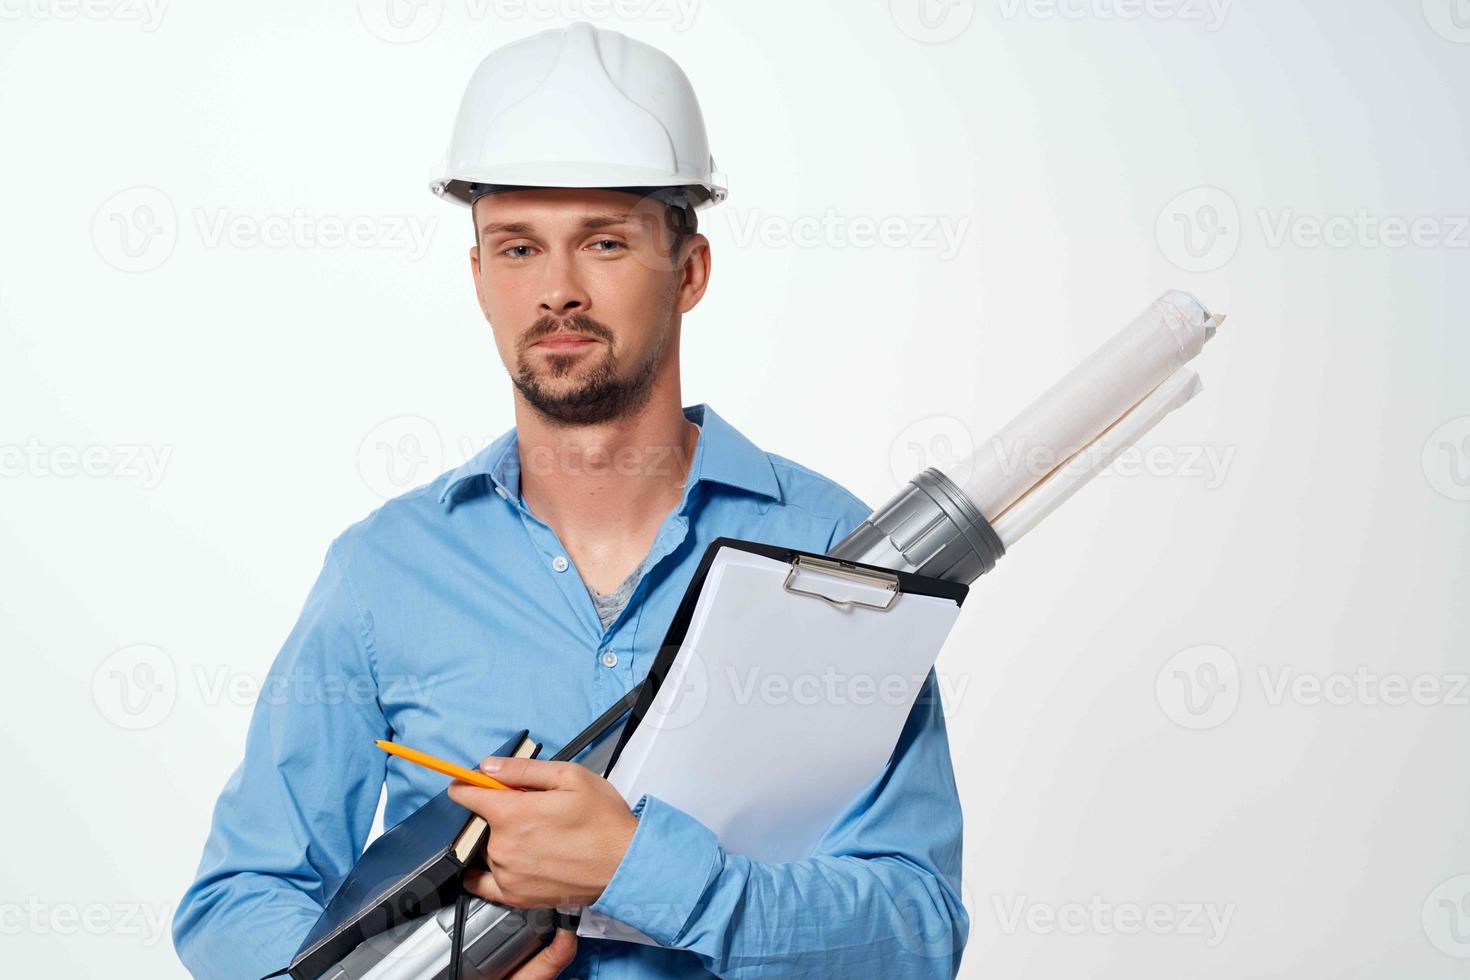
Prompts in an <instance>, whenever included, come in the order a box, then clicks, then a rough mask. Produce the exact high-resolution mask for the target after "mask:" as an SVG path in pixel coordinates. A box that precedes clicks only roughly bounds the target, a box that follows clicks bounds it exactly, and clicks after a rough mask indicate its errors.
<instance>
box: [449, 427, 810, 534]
mask: <svg viewBox="0 0 1470 980" xmlns="http://www.w3.org/2000/svg"><path fill="white" fill-rule="evenodd" d="M684 417H685V418H687V419H689V421H691V422H693V423H695V424H696V425H698V426H699V440H698V441H697V442H696V443H695V447H694V459H693V460H691V461H690V465H689V478H688V481H687V482H686V484H685V487H684V501H683V503H685V504H687V503H688V501H689V497H690V492H691V491H692V490H693V488H694V487H695V485H697V484H698V483H700V482H702V481H704V480H710V481H712V482H715V483H722V484H725V485H726V486H731V487H735V488H736V489H739V490H746V491H749V492H750V493H754V494H759V495H761V496H764V497H769V498H771V499H773V500H776V501H778V502H779V501H780V500H781V485H780V483H778V482H777V480H776V471H775V470H774V469H773V468H772V467H771V461H770V458H769V457H767V456H766V454H765V452H764V451H763V450H761V449H760V448H759V447H758V446H756V445H755V443H753V442H751V441H750V440H749V439H747V438H746V437H745V436H744V435H742V434H741V433H740V432H739V431H737V430H736V428H735V427H734V426H732V425H731V424H730V423H729V422H726V421H725V420H724V419H723V418H721V417H720V416H719V414H718V413H716V412H715V410H714V409H713V408H710V407H709V405H707V404H703V403H701V404H699V405H690V406H685V408H684ZM472 487H480V488H482V489H487V488H489V487H493V488H495V489H496V491H497V492H498V493H500V495H501V496H502V497H504V498H505V499H507V500H511V501H516V500H519V499H520V495H521V457H520V444H519V441H518V440H517V438H516V430H515V429H514V428H512V429H510V430H509V431H507V432H505V433H504V434H503V435H501V436H500V437H499V438H497V439H496V440H495V441H494V442H492V443H490V445H488V446H486V447H485V448H484V449H482V450H480V451H479V452H478V453H476V454H475V455H474V456H472V457H471V458H470V459H468V460H466V461H465V463H464V465H462V466H460V467H459V468H458V469H456V470H454V471H453V472H451V473H450V474H449V478H448V479H447V480H446V481H445V484H444V490H443V491H442V492H441V493H440V494H439V500H440V502H441V503H443V504H445V505H446V506H448V507H453V506H454V504H455V503H457V502H458V501H459V499H460V498H461V497H462V496H464V495H465V494H466V493H467V492H468V491H469V490H470V488H472ZM680 506H681V509H682V507H683V504H681V505H680Z"/></svg>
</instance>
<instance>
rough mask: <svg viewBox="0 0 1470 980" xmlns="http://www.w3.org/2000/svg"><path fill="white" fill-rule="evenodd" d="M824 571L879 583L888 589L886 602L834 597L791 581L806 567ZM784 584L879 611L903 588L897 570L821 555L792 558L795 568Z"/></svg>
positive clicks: (788, 588)
mask: <svg viewBox="0 0 1470 980" xmlns="http://www.w3.org/2000/svg"><path fill="white" fill-rule="evenodd" d="M804 568H805V569H808V570H810V571H814V572H821V573H822V574H823V575H831V576H834V577H835V578H842V579H848V580H849V581H855V582H862V583H863V584H864V585H876V586H878V587H879V588H882V589H884V590H885V591H887V593H888V598H887V600H886V601H884V602H881V603H880V602H870V601H867V600H865V599H834V598H832V597H831V596H829V595H824V594H823V593H821V592H818V591H816V590H814V589H803V588H799V587H797V586H795V585H792V584H791V580H792V579H793V578H795V577H796V573H797V572H799V571H801V570H802V569H804ZM781 588H783V589H785V590H786V591H787V592H794V593H797V594H799V595H809V596H816V597H817V598H818V599H822V600H824V601H826V602H829V603H831V604H832V605H834V606H867V607H868V608H869V609H876V610H878V611H879V612H887V611H888V610H889V609H890V608H892V606H893V604H894V602H896V601H897V600H898V597H899V595H900V590H899V588H898V575H896V574H895V573H893V572H880V571H877V570H875V569H871V568H858V567H857V566H855V565H849V564H848V563H847V562H844V561H837V560H836V559H833V558H817V557H815V556H812V555H797V556H796V557H795V558H793V559H792V560H791V569H790V571H788V572H787V573H786V579H785V581H783V582H782V583H781Z"/></svg>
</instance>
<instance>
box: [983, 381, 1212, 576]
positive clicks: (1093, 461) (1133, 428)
mask: <svg viewBox="0 0 1470 980" xmlns="http://www.w3.org/2000/svg"><path fill="white" fill-rule="evenodd" d="M1201 387H1202V385H1201V384H1200V380H1199V375H1197V374H1195V373H1194V372H1193V371H1191V370H1190V369H1189V368H1180V369H1179V370H1178V371H1175V372H1174V373H1173V374H1171V375H1169V377H1167V378H1165V379H1164V383H1163V384H1161V385H1159V386H1158V387H1157V388H1155V389H1154V390H1153V391H1151V392H1149V393H1148V394H1147V395H1145V396H1144V397H1143V400H1142V401H1140V402H1139V403H1138V404H1137V405H1134V406H1133V407H1132V408H1130V409H1129V410H1128V411H1127V412H1125V413H1124V414H1123V417H1122V418H1120V419H1118V420H1117V421H1116V422H1114V423H1113V424H1112V425H1111V426H1109V427H1108V428H1107V429H1105V430H1103V432H1102V434H1100V435H1099V436H1098V437H1097V438H1096V439H1094V440H1092V442H1090V443H1088V444H1087V445H1086V446H1084V447H1083V448H1082V449H1080V450H1078V451H1077V452H1076V453H1075V454H1073V455H1072V457H1071V458H1070V459H1068V460H1067V461H1066V462H1064V463H1062V464H1061V465H1060V466H1058V467H1057V468H1056V469H1055V470H1052V472H1051V473H1050V474H1048V475H1047V476H1046V478H1045V479H1043V480H1042V481H1041V482H1040V483H1038V484H1036V485H1035V486H1034V487H1032V488H1031V489H1030V490H1028V491H1026V493H1025V494H1023V495H1022V496H1021V498H1020V499H1019V500H1017V501H1016V502H1015V503H1013V504H1011V505H1010V506H1009V507H1007V508H1006V509H1005V510H1004V511H1002V512H1001V514H1000V516H999V517H997V518H995V519H994V520H992V521H991V522H990V526H991V527H993V528H994V529H995V533H996V536H997V537H999V538H1000V542H1001V544H1003V545H1004V546H1005V547H1007V548H1009V547H1010V546H1011V545H1013V544H1015V543H1016V542H1017V541H1019V540H1020V539H1021V536H1022V535H1024V534H1025V533H1026V532H1027V531H1029V530H1031V529H1032V528H1034V527H1035V526H1036V525H1037V524H1040V523H1041V521H1042V519H1043V518H1045V517H1046V516H1047V515H1048V514H1050V513H1051V512H1052V511H1054V510H1056V509H1057V508H1058V507H1059V506H1061V505H1062V504H1063V503H1065V502H1066V501H1067V500H1068V499H1069V498H1070V497H1071V496H1072V494H1074V493H1076V492H1077V491H1078V490H1081V489H1082V488H1083V487H1084V486H1086V485H1087V482H1088V481H1089V480H1091V479H1092V478H1093V477H1095V476H1097V475H1098V474H1099V473H1101V472H1102V471H1103V470H1105V469H1107V468H1108V467H1109V466H1111V465H1112V464H1113V461H1114V460H1116V459H1117V458H1118V457H1119V456H1120V455H1122V454H1123V452H1124V451H1126V450H1127V449H1129V448H1130V447H1131V446H1133V445H1134V444H1135V443H1137V442H1138V440H1139V439H1141V438H1142V437H1143V436H1144V435H1145V434H1146V433H1147V432H1148V431H1149V430H1150V429H1152V428H1153V427H1154V426H1156V425H1158V424H1159V422H1161V421H1163V419H1164V416H1166V415H1168V414H1169V413H1170V412H1172V411H1174V410H1175V409H1176V408H1178V407H1179V406H1181V405H1183V404H1184V403H1185V402H1187V401H1189V400H1190V399H1191V398H1193V397H1194V396H1195V395H1197V394H1199V392H1200V389H1201Z"/></svg>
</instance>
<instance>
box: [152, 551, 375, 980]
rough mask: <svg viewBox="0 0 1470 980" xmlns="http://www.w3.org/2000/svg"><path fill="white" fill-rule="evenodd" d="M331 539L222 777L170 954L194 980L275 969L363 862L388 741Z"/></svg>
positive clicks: (367, 646) (232, 978) (361, 631)
mask: <svg viewBox="0 0 1470 980" xmlns="http://www.w3.org/2000/svg"><path fill="white" fill-rule="evenodd" d="M341 546H342V542H341V540H340V539H339V540H338V541H337V542H335V543H334V544H333V545H332V547H331V548H330V549H328V551H327V556H326V560H325V561H324V563H323V566H322V570H321V572H320V574H319V576H318V578H317V581H316V583H315V584H314V585H313V586H312V589H311V592H310V594H309V595H308V597H307V599H306V604H305V606H304V608H303V609H302V612H301V615H300V617H299V619H298V620H297V622H296V625H295V626H294V628H293V629H292V630H291V633H290V635H289V636H288V637H287V639H286V642H285V644H284V646H283V647H282V648H281V650H280V652H279V654H278V655H277V656H276V659H275V662H274V663H273V664H272V666H271V669H270V672H269V673H268V675H267V677H266V680H265V682H264V684H263V685H262V687H261V690H260V694H259V696H258V698H257V701H256V705H255V709H254V713H253V714H252V716H251V721H250V729H249V734H248V736H247V738H246V743H245V758H244V760H243V761H242V762H241V763H240V765H239V767H238V768H237V769H236V770H235V771H234V773H233V774H232V775H231V776H230V778H229V781H228V782H227V783H226V785H225V788H224V791H223V792H222V793H221V794H220V797H219V802H218V803H217V804H216V806H215V809H214V818H213V822H212V825H211V827H210V831H209V837H208V840H207V841H206V843H205V846H204V855H203V858H202V859H201V860H200V863H199V868H198V871H197V872H196V875H195V879H194V882H193V884H192V885H190V887H189V889H188V891H187V892H186V893H185V894H184V897H183V899H182V900H181V901H180V903H179V907H178V910H177V912H176V913H175V915H174V922H173V933H174V946H175V948H176V949H177V950H178V954H179V958H180V959H181V960H182V961H183V962H184V965H185V966H186V967H188V969H189V971H190V973H192V974H193V975H194V976H195V977H197V978H210V980H215V978H218V980H226V978H228V980H236V978H249V980H255V978H258V977H261V976H264V975H265V974H267V973H271V972H274V971H276V970H279V969H282V968H283V967H285V966H286V965H287V964H288V963H289V962H290V960H291V957H292V956H293V955H294V954H295V953H296V950H297V948H298V947H299V946H300V944H301V941H302V940H303V939H304V938H305V936H306V933H307V932H308V931H309V930H310V928H311V926H312V924H313V923H314V922H315V921H316V919H317V917H318V916H319V915H320V914H321V911H322V908H323V907H324V906H325V904H326V902H327V900H328V899H329V898H330V896H331V894H332V892H333V891H334V890H335V888H336V887H337V884H338V883H339V882H340V881H341V880H342V878H343V877H344V876H345V875H346V874H347V872H348V871H349V870H350V869H351V867H352V864H353V862H354V861H355V860H356V859H357V857H358V855H359V854H361V852H362V848H363V845H364V843H365V842H366V840H367V836H368V833H369V831H370V830H371V828H372V823H373V818H374V816H375V814H376V812H377V805H378V799H379V795H380V793H381V790H382V785H383V778H384V775H385V773H386V770H387V761H386V757H385V756H384V755H383V753H381V752H378V751H377V750H376V749H375V748H374V747H373V744H372V743H373V740H374V739H379V738H387V737H388V724H387V722H386V720H385V719H384V717H383V714H382V711H381V709H380V707H379V704H378V698H377V693H378V687H377V682H376V676H375V671H374V664H373V647H372V632H371V621H370V619H369V618H368V617H367V616H365V615H364V613H363V611H362V610H361V608H360V607H359V605H358V603H357V600H356V597H355V596H354V594H353V591H352V586H351V583H350V582H349V580H348V578H347V575H346V572H345V569H344V564H343V559H342V555H341V550H342V549H341Z"/></svg>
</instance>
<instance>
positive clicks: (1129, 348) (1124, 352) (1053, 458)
mask: <svg viewBox="0 0 1470 980" xmlns="http://www.w3.org/2000/svg"><path fill="white" fill-rule="evenodd" d="M1222 319H1223V318H1222V317H1211V316H1210V315H1209V314H1208V313H1207V312H1206V311H1205V308H1204V306H1203V305H1202V304H1201V303H1200V302H1199V300H1197V299H1195V298H1194V297H1193V296H1191V295H1189V294H1188V293H1184V292H1179V291H1177V290H1171V291H1170V292H1167V293H1165V294H1164V295H1163V296H1161V297H1159V299H1157V300H1155V301H1154V303H1153V305H1151V306H1150V307H1149V308H1148V309H1147V310H1145V311H1144V312H1143V313H1142V314H1140V315H1139V316H1138V317H1137V318H1136V319H1135V320H1134V321H1133V322H1132V323H1130V324H1129V325H1128V326H1127V327H1125V328H1123V330H1122V331H1120V332H1119V333H1118V334H1116V335H1115V336H1114V337H1113V338H1112V339H1110V340H1109V341H1108V342H1107V343H1105V344H1103V345H1102V346H1101V347H1099V348H1098V349H1097V350H1096V351H1094V352H1093V353H1092V354H1091V355H1090V356H1089V357H1087V358H1086V359H1085V360H1084V361H1083V362H1082V363H1081V364H1079V365H1077V367H1075V368H1073V369H1072V371H1071V372H1070V373H1069V374H1067V375H1066V377H1064V378H1062V380H1060V381H1058V382H1057V383H1056V384H1055V385H1053V386H1052V387H1051V388H1049V389H1048V390H1047V391H1046V393H1045V394H1043V395H1042V396H1041V397H1040V398H1038V399H1037V400H1036V401H1034V402H1032V403H1031V405H1029V406H1028V407H1027V408H1026V409H1025V410H1024V411H1023V412H1021V414H1019V415H1017V416H1016V417H1015V418H1014V419H1013V420H1011V422H1010V423H1009V424H1008V425H1006V426H1005V427H1004V428H1002V429H1001V430H1000V431H999V432H997V433H996V434H995V435H994V436H993V437H991V439H990V440H989V441H988V442H986V443H984V444H983V445H981V446H980V447H979V448H978V449H977V450H976V451H975V453H974V455H973V456H971V457H970V458H969V459H967V460H964V461H962V462H961V463H960V464H959V465H956V466H951V467H948V468H946V469H945V475H946V476H948V477H949V478H950V479H951V480H953V481H954V482H955V483H956V484H957V485H958V486H960V488H961V489H963V490H964V492H965V495H966V496H967V497H969V498H970V500H971V501H973V502H974V504H975V506H976V507H977V508H978V509H979V511H980V513H981V514H982V515H984V517H985V519H986V520H988V521H994V520H995V519H996V518H997V517H999V516H1000V514H1001V513H1002V512H1004V511H1005V509H1006V508H1007V507H1009V506H1011V505H1012V504H1013V503H1015V502H1016V501H1017V500H1019V499H1020V498H1021V497H1022V496H1023V495H1024V494H1025V493H1026V492H1027V491H1029V490H1030V489H1031V488H1032V487H1033V486H1035V485H1036V484H1037V483H1039V482H1041V480H1043V479H1044V478H1045V477H1046V476H1047V475H1048V473H1050V472H1051V471H1052V470H1053V469H1054V468H1055V467H1056V466H1057V465H1058V464H1060V463H1061V462H1062V461H1063V460H1066V459H1068V458H1070V457H1072V456H1074V455H1075V454H1076V453H1077V452H1078V451H1079V450H1081V449H1082V448H1083V447H1085V446H1087V445H1088V444H1089V443H1091V442H1092V441H1093V440H1094V439H1096V438H1097V437H1098V435H1099V434H1100V433H1102V432H1103V430H1105V429H1107V428H1108V427H1109V426H1111V425H1112V424H1113V423H1114V422H1116V421H1117V420H1118V419H1119V418H1120V417H1121V416H1122V415H1123V414H1124V413H1125V412H1127V411H1128V410H1129V408H1131V407H1132V406H1134V405H1136V404H1138V403H1139V402H1140V401H1141V400H1142V399H1143V397H1144V396H1145V395H1147V394H1148V393H1149V392H1150V391H1152V390H1153V389H1155V388H1157V387H1158V386H1159V385H1161V384H1162V383H1163V382H1164V379H1166V378H1168V377H1169V376H1170V375H1172V374H1173V373H1174V372H1176V371H1178V370H1179V369H1180V368H1181V367H1183V366H1184V365H1185V364H1186V363H1188V362H1189V361H1190V360H1192V359H1194V358H1195V357H1196V356H1198V355H1199V352H1200V350H1201V349H1202V348H1203V347H1204V344H1205V341H1206V340H1208V339H1209V338H1210V337H1212V336H1214V332H1215V327H1216V326H1217V325H1218V324H1219V323H1220V321H1221V320H1222Z"/></svg>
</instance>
